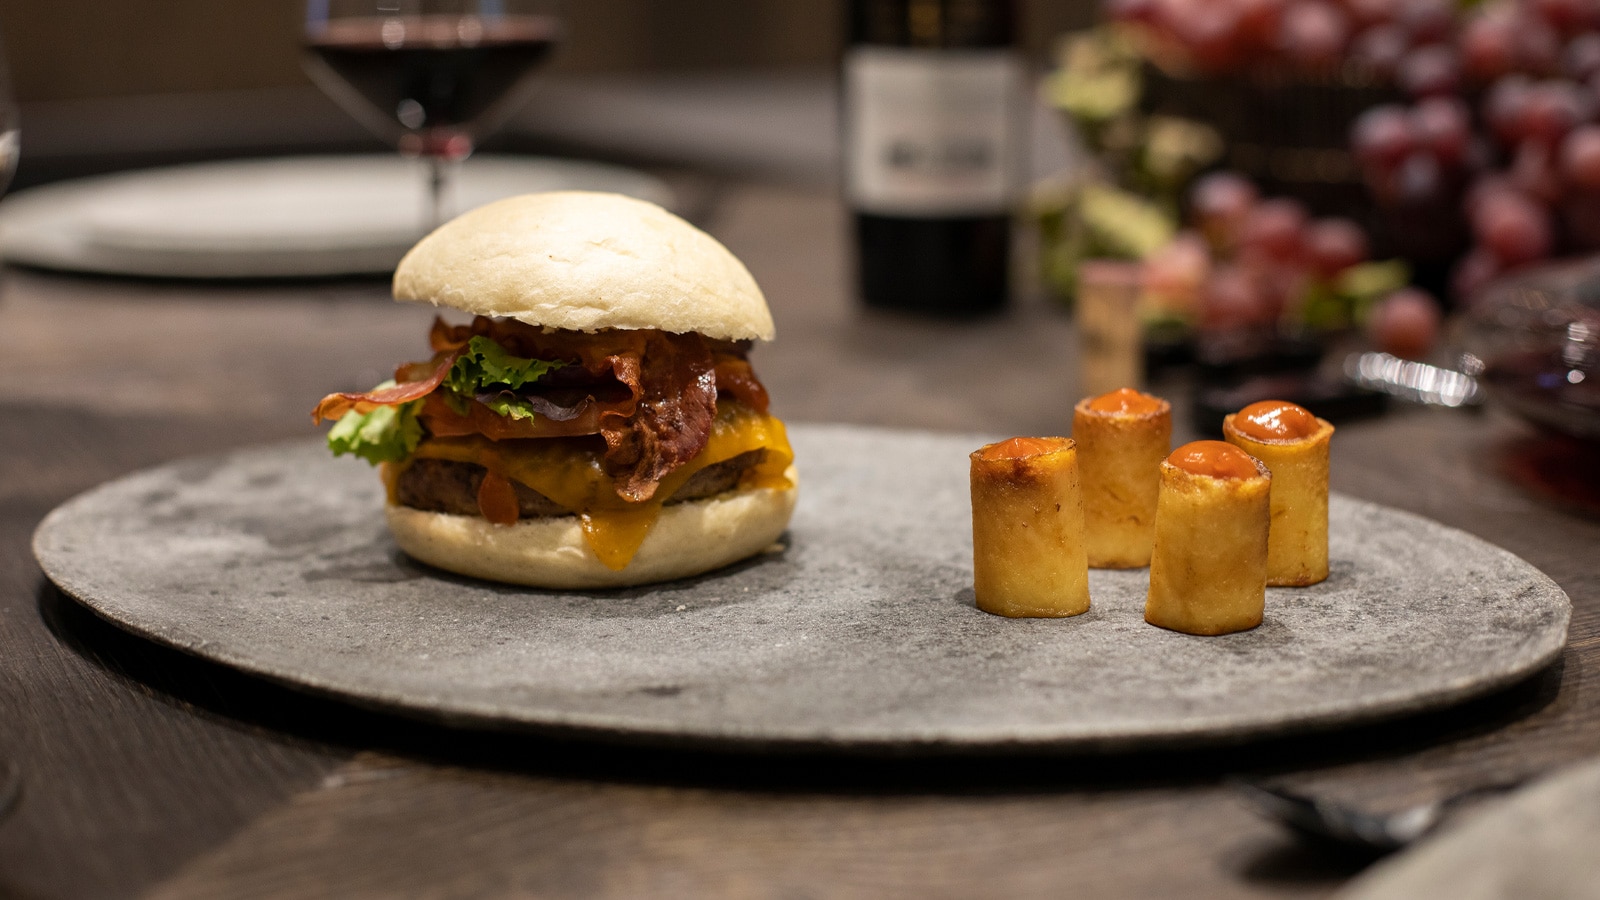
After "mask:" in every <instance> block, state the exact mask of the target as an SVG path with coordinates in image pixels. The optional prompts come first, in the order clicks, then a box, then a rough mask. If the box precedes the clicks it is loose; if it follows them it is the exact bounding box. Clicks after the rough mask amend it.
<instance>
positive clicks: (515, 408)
mask: <svg viewBox="0 0 1600 900" xmlns="http://www.w3.org/2000/svg"><path fill="white" fill-rule="evenodd" d="M481 402H482V403H483V405H484V406H487V407H489V408H490V409H492V410H494V411H495V412H496V413H498V414H500V415H502V416H505V417H506V418H508V419H531V418H533V417H534V416H535V415H536V413H535V412H534V411H533V405H532V404H530V403H529V402H528V401H527V399H526V398H524V397H518V396H517V395H516V394H513V393H511V392H510V391H506V392H505V393H501V394H495V395H494V396H493V397H489V398H487V399H485V400H483V401H481Z"/></svg>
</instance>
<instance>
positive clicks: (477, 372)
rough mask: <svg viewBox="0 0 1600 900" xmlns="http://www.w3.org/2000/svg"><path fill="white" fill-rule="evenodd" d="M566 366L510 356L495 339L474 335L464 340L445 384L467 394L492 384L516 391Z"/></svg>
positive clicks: (490, 387) (487, 387) (469, 395)
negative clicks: (463, 350)
mask: <svg viewBox="0 0 1600 900" xmlns="http://www.w3.org/2000/svg"><path fill="white" fill-rule="evenodd" d="M565 365H566V363H564V362H551V361H547V360H542V359H523V358H522V357H520V356H512V355H511V354H510V353H508V352H506V349H505V348H504V347H502V346H500V345H499V344H497V343H495V342H494V341H492V340H490V339H488V338H486V337H475V338H473V339H472V340H470V341H468V342H467V352H465V353H463V354H461V358H460V359H457V360H456V364H455V365H454V366H452V367H451V369H450V374H449V375H446V376H445V380H444V386H445V387H447V388H449V389H450V390H452V391H455V392H456V393H458V394H461V395H463V396H466V397H472V396H475V395H477V394H479V393H482V392H483V391H485V390H492V389H493V386H501V387H503V388H505V389H508V390H515V389H517V388H519V387H522V386H523V385H525V384H532V383H533V382H535V381H538V380H539V379H540V378H543V377H544V376H545V375H546V374H547V373H549V372H553V371H555V370H556V369H559V368H562V367H563V366H565Z"/></svg>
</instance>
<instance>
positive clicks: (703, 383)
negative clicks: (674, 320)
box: [600, 332, 717, 502]
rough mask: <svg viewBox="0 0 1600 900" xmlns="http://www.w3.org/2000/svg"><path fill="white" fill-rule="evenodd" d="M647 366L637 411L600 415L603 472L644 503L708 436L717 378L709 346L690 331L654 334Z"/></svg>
mask: <svg viewBox="0 0 1600 900" xmlns="http://www.w3.org/2000/svg"><path fill="white" fill-rule="evenodd" d="M648 352H649V354H650V365H649V366H648V367H642V375H641V380H640V383H639V385H640V388H641V390H642V391H643V396H642V397H641V398H640V400H639V411H638V412H637V413H636V414H635V415H634V416H633V417H632V418H623V417H621V416H608V415H602V416H601V425H600V434H601V436H602V437H604V438H605V439H606V456H605V467H606V472H607V473H608V474H610V475H611V476H612V477H613V478H614V479H616V482H617V495H618V496H620V497H622V498H623V499H624V500H630V501H635V502H637V501H644V500H649V499H650V498H651V497H653V496H655V492H656V486H657V485H659V484H660V482H661V479H662V478H664V477H666V475H667V473H668V472H671V471H672V470H673V469H676V468H678V467H679V466H681V465H683V464H684V463H686V462H688V461H689V460H691V459H693V458H694V457H695V456H696V455H697V454H699V452H700V451H701V450H704V449H705V447H706V442H707V441H709V440H710V439H711V420H712V419H714V418H716V415H717V378H716V372H715V368H714V364H713V363H712V360H711V350H710V348H708V347H707V346H706V343H705V340H704V339H703V338H701V337H700V336H699V335H696V334H687V335H685V334H666V333H664V332H654V333H653V334H652V337H651V340H650V346H649V348H648Z"/></svg>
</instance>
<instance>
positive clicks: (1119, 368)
mask: <svg viewBox="0 0 1600 900" xmlns="http://www.w3.org/2000/svg"><path fill="white" fill-rule="evenodd" d="M1143 283H1144V267H1143V266H1141V265H1140V264H1139V263H1135V262H1126V261H1123V260H1111V259H1091V260H1085V261H1084V262H1083V263H1082V264H1080V265H1079V266H1078V300H1077V312H1078V341H1079V348H1078V359H1079V365H1080V375H1081V377H1082V379H1083V383H1082V384H1080V385H1079V387H1078V390H1079V393H1081V394H1084V395H1085V396H1089V397H1097V396H1099V395H1101V394H1104V393H1107V392H1109V391H1114V390H1116V389H1118V388H1125V387H1131V388H1141V387H1143V386H1144V349H1143V346H1142V345H1141V343H1140V326H1139V294H1140V291H1141V289H1142V286H1143Z"/></svg>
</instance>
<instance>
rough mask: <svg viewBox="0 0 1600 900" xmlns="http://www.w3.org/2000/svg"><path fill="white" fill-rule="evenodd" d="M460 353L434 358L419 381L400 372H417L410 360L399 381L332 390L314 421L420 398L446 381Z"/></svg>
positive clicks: (315, 410)
mask: <svg viewBox="0 0 1600 900" xmlns="http://www.w3.org/2000/svg"><path fill="white" fill-rule="evenodd" d="M460 355H461V354H460V353H447V354H445V355H444V356H441V357H438V358H437V359H435V360H434V361H433V364H432V365H433V368H432V370H431V371H429V372H428V373H427V375H426V377H423V378H420V379H419V380H416V381H406V380H403V378H398V376H404V375H406V374H411V373H413V372H415V369H416V367H417V365H418V364H417V363H408V364H406V365H403V366H401V367H400V370H399V371H398V372H396V373H395V374H396V376H397V380H399V383H398V384H394V385H391V386H389V387H386V388H379V389H378V390H375V391H367V392H365V393H348V392H346V393H338V394H329V395H328V396H326V397H323V398H322V401H321V402H320V403H318V404H317V408H316V409H314V410H312V411H311V421H312V423H313V424H315V423H317V422H321V421H322V420H324V419H338V418H341V417H343V416H344V414H345V413H347V412H349V411H350V410H352V409H353V410H355V411H356V412H361V413H368V412H372V411H373V410H374V409H376V408H378V407H380V406H393V405H395V404H397V403H409V402H411V401H412V400H420V399H422V398H423V397H426V396H428V395H429V394H431V393H433V392H434V391H435V390H436V389H438V387H439V385H441V384H443V383H444V378H445V376H446V375H449V374H450V367H451V366H454V365H455V364H456V359H457V358H458V357H459V356H460Z"/></svg>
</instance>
